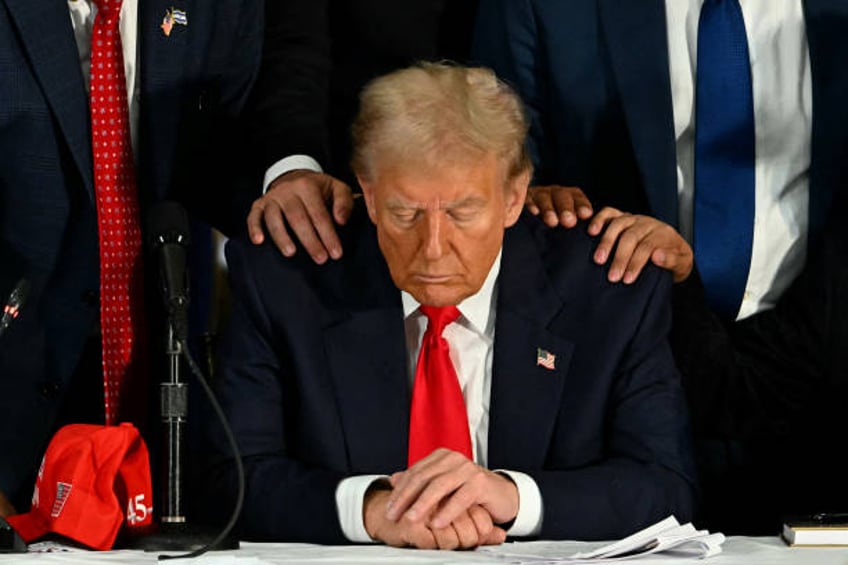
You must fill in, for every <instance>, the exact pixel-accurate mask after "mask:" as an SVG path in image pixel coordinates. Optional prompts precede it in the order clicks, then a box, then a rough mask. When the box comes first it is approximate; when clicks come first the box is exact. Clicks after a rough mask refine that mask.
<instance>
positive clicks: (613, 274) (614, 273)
mask: <svg viewBox="0 0 848 565" xmlns="http://www.w3.org/2000/svg"><path fill="white" fill-rule="evenodd" d="M609 280H610V281H612V282H618V281H620V280H621V271H620V270H618V269H613V270H611V271H610V272H609Z"/></svg>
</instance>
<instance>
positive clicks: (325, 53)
mask: <svg viewBox="0 0 848 565" xmlns="http://www.w3.org/2000/svg"><path fill="white" fill-rule="evenodd" d="M265 4H266V8H265V24H266V25H265V35H264V45H263V49H262V66H261V69H260V73H259V78H258V80H257V83H256V87H255V89H254V92H253V98H252V103H251V107H252V115H251V116H250V122H251V131H252V138H253V141H254V144H255V146H256V148H257V151H258V153H259V163H258V165H259V167H260V169H261V173H263V174H264V172H265V171H266V170H267V169H268V168H269V167H270V166H271V165H273V164H274V163H276V162H277V161H279V160H280V159H283V158H284V157H288V156H290V155H308V156H310V157H312V158H313V159H315V160H317V161H318V163H319V164H321V165H322V166H324V167H326V166H327V160H328V145H329V141H328V138H327V137H328V134H327V104H328V96H329V95H328V89H329V73H330V66H331V65H330V39H329V31H328V23H327V22H328V19H327V18H328V15H327V0H277V1H273V2H266V3H265Z"/></svg>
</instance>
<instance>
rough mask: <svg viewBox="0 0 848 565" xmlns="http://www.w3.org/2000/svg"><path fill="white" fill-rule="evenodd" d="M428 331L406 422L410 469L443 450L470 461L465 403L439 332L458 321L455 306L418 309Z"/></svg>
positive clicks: (422, 345) (416, 371) (469, 442)
mask: <svg viewBox="0 0 848 565" xmlns="http://www.w3.org/2000/svg"><path fill="white" fill-rule="evenodd" d="M420 310H421V312H422V313H423V314H424V315H425V316H427V320H428V323H427V331H425V332H424V338H423V339H422V340H421V351H420V353H419V354H418V365H417V366H416V368H415V384H414V386H413V389H412V406H411V409H410V418H409V465H410V466H412V465H413V464H415V462H416V461H418V460H419V459H421V458H423V457H426V456H427V455H429V454H430V453H432V452H433V450H435V449H438V448H440V447H445V448H447V449H451V450H453V451H458V452H460V453H462V454H464V455H465V456H466V457H468V458H469V459H471V458H472V452H471V434H470V433H469V431H468V415H467V413H466V411H465V400H464V399H463V398H462V390H461V389H460V386H459V380H458V379H457V377H456V371H455V370H454V367H453V363H451V360H450V349H449V348H448V342H447V341H445V338H443V337H442V331H444V329H445V327H446V326H447V325H448V324H450V323H451V322H453V321H455V320H456V319H457V318H458V317H459V310H457V308H456V306H446V307H443V308H437V307H433V306H421V307H420Z"/></svg>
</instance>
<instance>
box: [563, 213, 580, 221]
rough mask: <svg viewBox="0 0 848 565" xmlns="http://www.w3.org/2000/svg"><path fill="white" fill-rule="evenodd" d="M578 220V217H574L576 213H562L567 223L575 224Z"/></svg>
mask: <svg viewBox="0 0 848 565" xmlns="http://www.w3.org/2000/svg"><path fill="white" fill-rule="evenodd" d="M576 220H577V219H576V218H575V217H574V214H572V213H571V212H563V213H562V221H563V222H565V223H566V224H573V223H575V222H576Z"/></svg>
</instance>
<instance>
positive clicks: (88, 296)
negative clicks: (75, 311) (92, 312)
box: [82, 290, 100, 308]
mask: <svg viewBox="0 0 848 565" xmlns="http://www.w3.org/2000/svg"><path fill="white" fill-rule="evenodd" d="M82 301H83V303H84V304H85V305H87V306H91V307H92V308H94V307H95V306H99V305H100V298H99V297H98V296H97V291H96V290H86V291H85V292H83V293H82Z"/></svg>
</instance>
